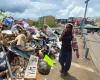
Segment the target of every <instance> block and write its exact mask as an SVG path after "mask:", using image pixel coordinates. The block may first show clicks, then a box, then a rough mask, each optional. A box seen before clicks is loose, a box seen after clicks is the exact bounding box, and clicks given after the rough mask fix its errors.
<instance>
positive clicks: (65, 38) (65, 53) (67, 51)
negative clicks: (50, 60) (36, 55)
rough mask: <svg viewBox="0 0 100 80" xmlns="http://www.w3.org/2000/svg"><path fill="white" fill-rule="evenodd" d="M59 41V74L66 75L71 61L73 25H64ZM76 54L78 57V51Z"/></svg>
mask: <svg viewBox="0 0 100 80" xmlns="http://www.w3.org/2000/svg"><path fill="white" fill-rule="evenodd" d="M59 40H60V41H62V46H61V53H60V55H59V63H60V65H61V73H62V74H64V75H66V74H67V72H68V71H69V69H70V66H71V61H72V40H73V24H71V23H68V24H67V25H66V27H65V29H64V30H63V32H62V34H61V37H60V38H59ZM76 53H77V55H76V56H77V57H79V54H78V50H77V51H76Z"/></svg>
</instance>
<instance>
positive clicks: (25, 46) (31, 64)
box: [0, 17, 61, 80]
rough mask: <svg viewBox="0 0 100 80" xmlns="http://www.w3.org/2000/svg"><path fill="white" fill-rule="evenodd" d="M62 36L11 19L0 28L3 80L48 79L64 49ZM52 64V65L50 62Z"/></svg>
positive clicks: (7, 19)
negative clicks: (61, 41)
mask: <svg viewBox="0 0 100 80" xmlns="http://www.w3.org/2000/svg"><path fill="white" fill-rule="evenodd" d="M60 45H61V43H60V42H59V33H58V32H57V31H54V30H52V29H51V28H50V27H48V26H47V25H44V27H42V28H41V29H37V28H36V27H35V26H31V27H30V26H29V24H28V23H27V22H26V21H24V20H21V21H14V19H13V18H11V17H8V18H6V19H5V20H4V21H3V22H2V23H1V24H0V80H1V79H7V80H9V79H16V80H18V79H24V80H25V79H29V80H30V79H32V80H33V79H36V75H37V70H38V71H39V72H40V73H41V74H43V75H48V74H49V72H50V69H51V67H53V66H52V65H53V64H54V61H53V60H55V59H56V57H57V56H58V54H59V50H60V48H61V46H60ZM48 60H50V61H51V63H52V65H51V63H49V62H48Z"/></svg>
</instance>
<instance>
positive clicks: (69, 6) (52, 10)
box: [0, 0, 100, 18]
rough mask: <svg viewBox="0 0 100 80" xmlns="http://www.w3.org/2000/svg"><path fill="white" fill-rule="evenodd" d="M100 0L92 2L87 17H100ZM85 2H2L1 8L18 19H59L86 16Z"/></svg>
mask: <svg viewBox="0 0 100 80" xmlns="http://www.w3.org/2000/svg"><path fill="white" fill-rule="evenodd" d="M98 2H100V1H99V0H96V1H95V0H91V1H90V2H89V3H90V4H89V8H88V12H87V16H90V17H91V16H100V10H99V8H98V7H100V5H99V4H98ZM84 7H85V3H84V1H83V0H77V1H76V0H14V1H13V0H1V3H0V8H1V9H4V10H6V11H7V14H11V15H13V16H14V17H16V18H38V17H39V16H45V15H53V16H55V17H57V18H67V17H70V16H75V17H77V16H84Z"/></svg>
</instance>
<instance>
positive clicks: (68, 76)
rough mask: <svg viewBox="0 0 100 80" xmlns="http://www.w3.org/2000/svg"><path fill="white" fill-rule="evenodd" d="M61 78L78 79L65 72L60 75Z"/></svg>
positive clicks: (65, 79) (67, 79)
mask: <svg viewBox="0 0 100 80" xmlns="http://www.w3.org/2000/svg"><path fill="white" fill-rule="evenodd" d="M61 78H62V79H63V80H78V79H77V78H76V77H74V76H72V75H70V74H67V75H66V76H63V75H61Z"/></svg>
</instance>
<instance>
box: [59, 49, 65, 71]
mask: <svg viewBox="0 0 100 80" xmlns="http://www.w3.org/2000/svg"><path fill="white" fill-rule="evenodd" d="M64 54H65V53H64V49H63V48H61V53H60V56H59V63H60V65H61V72H64V67H65V65H64V64H65V55H64Z"/></svg>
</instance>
